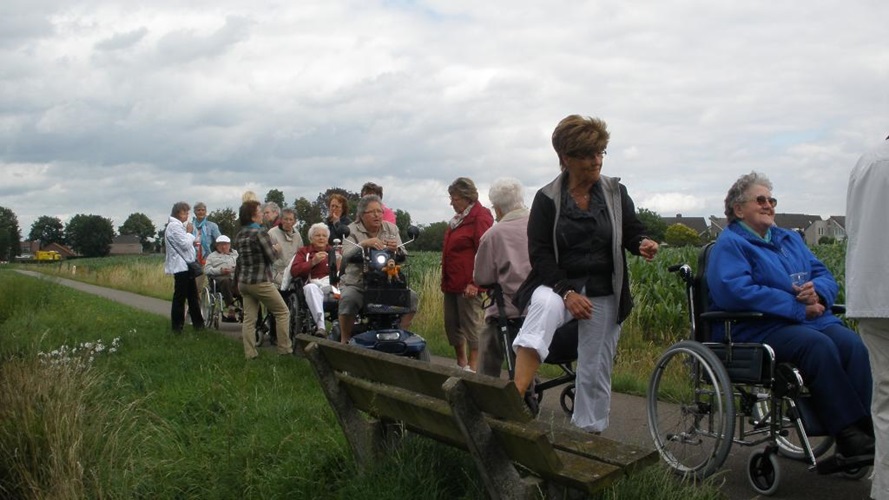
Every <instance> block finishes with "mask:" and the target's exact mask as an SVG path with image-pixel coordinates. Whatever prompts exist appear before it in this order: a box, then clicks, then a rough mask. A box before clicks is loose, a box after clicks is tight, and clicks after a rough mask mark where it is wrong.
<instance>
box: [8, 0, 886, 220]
mask: <svg viewBox="0 0 889 500" xmlns="http://www.w3.org/2000/svg"><path fill="white" fill-rule="evenodd" d="M887 19H889V2H886V1H885V0H852V1H849V0H808V1H806V2H800V1H798V0H794V1H784V0H751V1H745V2H715V1H704V0H699V1H689V0H685V1H676V0H635V1H625V0H599V1H595V2H592V1H565V0H550V1H546V2H542V1H529V0H508V1H507V0H489V1H478V0H471V1H469V0H431V1H410V0H322V1H314V0H297V1H283V0H254V1H252V2H243V1H232V0H213V1H206V0H192V1H189V2H180V1H171V0H153V1H150V2H149V1H124V0H117V1H114V0H93V1H90V0H3V2H2V4H0V173H2V176H0V206H4V207H7V208H10V209H12V210H13V211H14V212H15V213H16V215H17V216H18V219H19V225H20V226H21V228H22V233H23V235H24V236H27V233H28V232H29V230H30V226H31V224H32V223H33V221H34V220H36V219H37V218H38V217H40V216H41V215H51V216H56V217H59V218H61V219H62V220H63V221H65V222H67V220H69V219H70V217H71V216H73V215H75V214H78V213H85V214H98V215H102V216H105V217H108V218H110V219H112V220H113V221H114V224H115V228H117V227H118V226H119V225H120V224H122V223H123V222H124V220H125V219H126V217H127V216H128V215H129V214H131V213H133V212H143V213H145V214H147V215H148V216H149V217H150V218H151V219H152V220H153V221H154V222H155V224H157V225H161V224H163V223H164V222H165V221H166V217H167V215H168V214H169V210H170V207H171V206H172V204H173V203H174V202H176V201H179V200H185V201H188V202H190V203H193V202H195V201H198V200H203V201H205V202H206V203H207V204H208V205H209V208H210V210H213V209H216V208H224V207H226V206H229V207H232V208H237V206H238V204H239V203H240V196H241V193H242V192H244V191H245V190H246V189H251V190H254V191H256V192H257V193H259V194H260V196H264V195H265V193H266V192H268V190H269V189H273V188H276V189H280V190H281V191H283V192H284V194H285V197H286V199H287V201H288V202H290V203H292V201H293V200H294V199H295V198H297V197H300V196H304V197H306V198H309V199H311V200H313V199H315V197H317V195H318V194H319V193H320V192H322V191H324V190H326V189H327V188H328V187H332V186H339V187H343V188H346V189H349V190H352V191H357V190H359V188H360V186H361V184H363V183H364V182H365V181H368V180H373V181H375V182H377V183H380V184H382V185H383V186H384V188H385V201H386V202H387V204H388V205H389V206H391V207H393V208H400V209H403V210H407V211H408V212H410V214H411V215H412V217H413V219H414V221H415V222H418V223H424V224H426V223H431V222H436V221H441V220H445V219H447V218H449V217H450V215H452V211H451V208H450V207H449V206H448V199H447V190H446V187H447V185H448V184H449V183H450V182H451V181H452V180H453V179H454V178H456V177H458V176H468V177H471V178H472V179H474V180H475V181H476V183H477V184H478V186H479V191H480V192H481V193H482V199H483V200H484V201H485V202H486V201H487V197H486V194H487V189H488V186H489V184H490V182H491V181H493V180H494V179H496V178H497V177H500V176H504V175H511V176H515V177H518V178H519V179H520V180H521V181H522V182H523V183H524V184H525V185H526V186H527V188H528V193H527V194H526V199H527V200H528V202H529V203H530V200H531V199H532V197H533V191H534V190H536V189H537V188H539V187H540V186H542V185H543V184H545V183H546V182H548V181H549V180H550V179H551V178H552V177H554V176H555V175H556V173H557V172H558V163H557V160H556V156H555V154H554V153H553V151H552V147H551V145H550V140H549V138H550V134H551V133H552V129H553V128H554V126H555V125H556V123H558V121H559V120H560V119H561V118H563V117H564V116H566V115H568V114H573V113H578V114H583V115H592V116H598V117H601V118H603V119H604V120H606V121H607V122H608V126H609V129H610V131H611V143H610V145H609V148H608V156H607V157H606V160H605V167H604V169H605V170H604V173H606V174H608V175H614V176H619V177H621V178H622V179H623V182H624V183H625V184H626V185H627V186H628V189H629V192H630V195H631V196H632V197H633V198H634V200H635V201H636V205H637V206H641V207H646V208H649V209H652V210H655V211H656V212H658V213H660V214H661V215H675V214H676V213H682V214H684V215H686V216H705V217H706V216H709V215H719V214H721V212H722V199H723V197H724V195H725V192H726V190H727V189H728V187H729V185H730V184H731V183H732V182H733V181H734V180H735V179H736V178H737V177H738V176H739V175H740V174H743V173H746V172H749V171H750V170H752V169H756V170H759V171H763V172H765V173H766V174H768V175H769V176H770V177H771V178H772V180H773V181H774V183H775V190H774V195H775V196H776V197H777V198H779V199H780V200H781V201H780V204H779V207H778V210H779V211H781V212H794V213H812V214H819V215H822V216H829V215H840V214H843V212H844V211H845V187H846V180H847V176H848V172H849V170H850V169H851V168H852V166H853V165H854V163H855V161H856V159H857V158H858V156H859V155H860V154H861V153H862V152H863V151H864V150H866V149H868V148H870V147H872V146H874V145H876V144H878V143H879V142H880V141H881V140H882V139H883V138H885V137H886V135H887V134H889V29H887V28H886V26H887V24H886V22H887Z"/></svg>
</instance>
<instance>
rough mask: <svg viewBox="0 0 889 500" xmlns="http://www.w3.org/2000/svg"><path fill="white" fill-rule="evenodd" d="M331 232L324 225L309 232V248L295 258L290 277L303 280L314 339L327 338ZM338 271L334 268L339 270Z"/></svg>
mask: <svg viewBox="0 0 889 500" xmlns="http://www.w3.org/2000/svg"><path fill="white" fill-rule="evenodd" d="M329 236H330V230H329V229H328V228H327V224H325V223H324V222H318V223H316V224H312V226H311V227H310V228H309V232H308V237H309V244H308V245H306V246H304V247H301V248H299V249H298V250H297V251H296V255H295V256H294V257H293V264H292V265H291V266H290V274H291V275H292V276H293V277H294V278H300V279H301V283H303V287H302V291H303V295H304V297H305V301H306V306H307V307H308V309H309V313H310V314H311V316H312V320H313V321H314V323H315V326H316V328H315V332H314V333H315V335H318V336H321V337H323V336H325V335H326V334H327V329H326V328H325V326H324V298H325V296H327V295H328V294H330V292H331V286H330V272H331V265H330V264H331V262H330V261H329V258H330V257H329V253H330V250H331V246H330V245H328V244H327V242H328V238H329ZM338 265H339V262H337V263H336V264H335V266H338ZM336 268H337V267H334V269H336Z"/></svg>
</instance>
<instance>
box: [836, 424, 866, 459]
mask: <svg viewBox="0 0 889 500" xmlns="http://www.w3.org/2000/svg"><path fill="white" fill-rule="evenodd" d="M834 439H835V440H836V456H837V461H838V462H839V463H840V464H841V465H842V464H844V463H861V462H867V461H870V463H871V464H872V463H873V461H874V438H873V437H872V436H870V435H868V434H867V433H866V432H865V431H863V430H861V429H860V428H859V427H858V426H857V425H850V426H849V427H846V428H845V429H843V430H841V431H840V432H839V433H838V434H837V435H836V436H835V437H834Z"/></svg>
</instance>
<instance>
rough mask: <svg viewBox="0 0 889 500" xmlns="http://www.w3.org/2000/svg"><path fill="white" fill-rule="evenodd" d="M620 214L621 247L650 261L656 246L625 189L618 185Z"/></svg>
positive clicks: (654, 253) (656, 248) (655, 252)
mask: <svg viewBox="0 0 889 500" xmlns="http://www.w3.org/2000/svg"><path fill="white" fill-rule="evenodd" d="M619 186H620V199H621V204H622V207H621V212H622V214H621V215H622V221H623V228H622V234H623V242H622V243H623V247H624V248H625V249H627V250H628V251H629V252H630V253H632V254H633V255H639V256H641V257H644V258H645V259H647V260H651V259H653V258H654V256H655V255H657V251H658V244H657V242H656V241H654V240H652V239H651V238H649V237H648V236H647V231H646V228H645V224H643V223H642V221H641V220H639V217H638V215H636V204H635V203H633V199H632V198H630V195H629V194H628V193H627V187H626V186H624V185H623V184H620V185H619Z"/></svg>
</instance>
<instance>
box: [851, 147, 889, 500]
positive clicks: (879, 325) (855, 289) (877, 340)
mask: <svg viewBox="0 0 889 500" xmlns="http://www.w3.org/2000/svg"><path fill="white" fill-rule="evenodd" d="M886 193H889V137H886V141H884V142H883V144H881V145H879V146H877V147H876V148H874V149H872V150H871V151H869V152H867V153H865V154H864V155H862V156H861V158H860V159H859V160H858V163H857V164H856V165H855V167H854V168H853V169H852V172H851V173H850V174H849V187H848V190H847V192H846V238H847V243H846V317H848V318H854V319H856V320H858V333H859V334H861V339H862V340H863V341H864V344H865V345H866V346H867V351H868V356H869V357H870V366H871V371H872V373H873V380H874V385H873V399H872V400H871V419H872V420H873V427H874V429H873V430H874V437H875V445H876V446H875V452H874V474H873V484H872V486H871V493H870V494H871V498H877V499H881V500H885V499H889V370H887V368H889V259H887V258H886V248H887V247H889V225H887V224H886V213H887V212H889V197H887V196H886Z"/></svg>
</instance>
